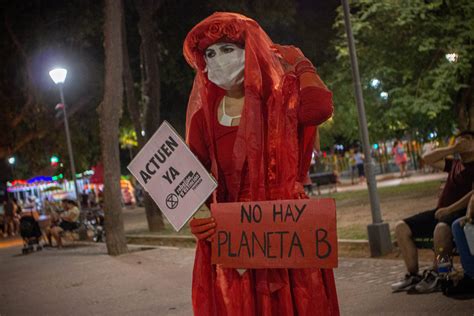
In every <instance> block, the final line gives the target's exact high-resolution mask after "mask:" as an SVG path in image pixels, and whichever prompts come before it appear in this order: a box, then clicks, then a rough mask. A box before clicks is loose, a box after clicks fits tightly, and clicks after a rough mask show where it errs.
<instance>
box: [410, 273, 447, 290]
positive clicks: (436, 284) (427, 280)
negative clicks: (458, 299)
mask: <svg viewBox="0 0 474 316" xmlns="http://www.w3.org/2000/svg"><path fill="white" fill-rule="evenodd" d="M415 290H416V292H418V293H432V292H436V291H439V290H441V282H440V278H439V274H438V273H437V272H435V271H433V270H425V271H424V272H423V280H421V281H420V282H419V283H418V284H417V285H416V286H415Z"/></svg>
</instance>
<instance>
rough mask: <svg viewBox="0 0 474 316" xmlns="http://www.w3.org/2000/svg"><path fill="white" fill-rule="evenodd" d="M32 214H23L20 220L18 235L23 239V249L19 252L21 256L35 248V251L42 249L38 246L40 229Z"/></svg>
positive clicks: (40, 234)
mask: <svg viewBox="0 0 474 316" xmlns="http://www.w3.org/2000/svg"><path fill="white" fill-rule="evenodd" d="M32 213H33V212H31V214H30V215H24V214H23V216H22V217H21V219H20V235H21V237H22V238H23V249H22V250H21V252H22V253H23V254H27V253H30V252H33V251H34V250H35V248H36V251H40V250H42V249H43V247H41V245H40V239H41V236H42V233H41V228H40V226H39V224H38V221H36V219H35V218H34V217H33V214H32Z"/></svg>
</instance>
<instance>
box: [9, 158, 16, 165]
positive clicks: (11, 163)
mask: <svg viewBox="0 0 474 316" xmlns="http://www.w3.org/2000/svg"><path fill="white" fill-rule="evenodd" d="M15 161H16V159H15V157H10V158H8V163H9V164H10V165H14V164H15Z"/></svg>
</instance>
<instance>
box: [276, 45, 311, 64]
mask: <svg viewBox="0 0 474 316" xmlns="http://www.w3.org/2000/svg"><path fill="white" fill-rule="evenodd" d="M274 47H275V48H276V50H277V51H278V52H279V53H280V55H281V56H282V57H283V59H284V60H285V61H286V62H287V63H288V64H290V65H292V66H295V65H296V64H297V63H298V62H300V61H302V60H305V59H306V57H304V55H303V52H302V51H301V50H300V49H299V48H298V47H295V46H292V45H278V44H274Z"/></svg>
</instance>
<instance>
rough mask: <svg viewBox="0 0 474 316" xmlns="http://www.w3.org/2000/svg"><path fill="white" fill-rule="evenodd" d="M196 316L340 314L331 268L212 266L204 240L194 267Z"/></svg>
mask: <svg viewBox="0 0 474 316" xmlns="http://www.w3.org/2000/svg"><path fill="white" fill-rule="evenodd" d="M192 291H193V293H192V299H193V310H194V315H196V316H217V315H219V316H225V315H229V316H238V315H245V316H266V315H272V316H275V315H281V316H292V315H299V316H307V315H324V316H326V315H339V305H338V301H337V293H336V285H335V281H334V274H333V271H332V269H247V270H246V271H245V272H244V273H243V274H242V275H241V274H239V272H238V271H237V270H236V269H228V268H222V267H220V266H219V265H212V264H211V247H210V243H209V242H207V241H199V242H198V244H197V248H196V258H195V261H194V271H193V289H192Z"/></svg>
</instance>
